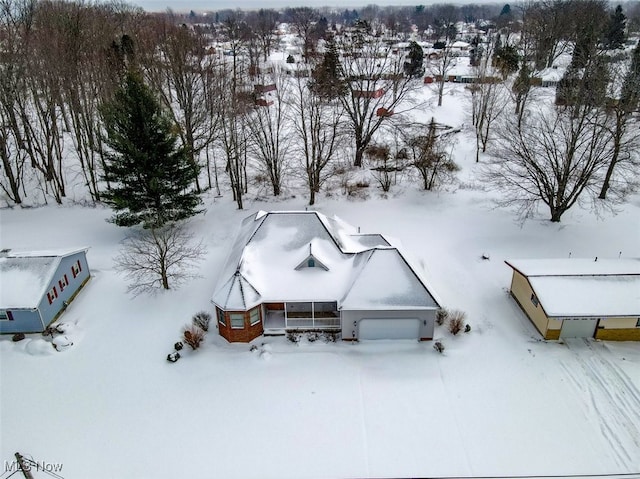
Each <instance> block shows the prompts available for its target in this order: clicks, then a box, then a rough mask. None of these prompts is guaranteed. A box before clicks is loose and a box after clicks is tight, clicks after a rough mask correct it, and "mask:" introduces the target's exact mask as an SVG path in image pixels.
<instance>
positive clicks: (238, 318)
mask: <svg viewBox="0 0 640 479" xmlns="http://www.w3.org/2000/svg"><path fill="white" fill-rule="evenodd" d="M229 319H230V320H231V327H232V328H233V329H244V313H229Z"/></svg>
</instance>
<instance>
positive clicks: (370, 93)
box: [352, 88, 384, 98]
mask: <svg viewBox="0 0 640 479" xmlns="http://www.w3.org/2000/svg"><path fill="white" fill-rule="evenodd" d="M352 94H353V98H381V97H382V96H383V95H384V89H383V88H376V89H371V90H353V92H352Z"/></svg>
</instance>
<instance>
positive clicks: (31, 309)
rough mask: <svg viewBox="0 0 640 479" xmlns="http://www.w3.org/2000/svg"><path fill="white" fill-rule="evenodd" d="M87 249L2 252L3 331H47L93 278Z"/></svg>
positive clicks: (0, 298)
mask: <svg viewBox="0 0 640 479" xmlns="http://www.w3.org/2000/svg"><path fill="white" fill-rule="evenodd" d="M86 253H87V249H86V248H83V249H76V250H69V251H50V252H49V251H41V252H35V251H32V252H23V253H18V252H12V251H10V250H3V251H2V252H0V333H5V334H6V333H37V332H42V331H44V330H45V329H46V328H47V326H49V324H51V323H52V322H53V321H55V320H56V319H57V318H58V317H59V316H60V315H61V314H62V313H63V312H64V310H65V309H66V308H67V306H68V305H69V303H70V302H71V301H73V299H74V298H75V297H76V295H77V294H78V292H79V291H80V290H81V289H82V287H83V286H84V285H85V284H86V282H87V281H88V280H89V278H90V277H91V274H90V272H89V265H88V264H87V256H86Z"/></svg>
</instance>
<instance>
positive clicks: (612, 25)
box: [604, 5, 627, 50]
mask: <svg viewBox="0 0 640 479" xmlns="http://www.w3.org/2000/svg"><path fill="white" fill-rule="evenodd" d="M626 24H627V17H626V16H625V15H624V13H622V7H621V6H620V5H618V6H617V7H616V9H615V10H614V12H613V13H612V14H611V17H610V19H609V26H608V28H607V31H606V33H605V39H604V44H605V46H606V47H607V48H608V49H610V50H614V49H617V48H623V47H624V42H625V32H624V30H625V27H626Z"/></svg>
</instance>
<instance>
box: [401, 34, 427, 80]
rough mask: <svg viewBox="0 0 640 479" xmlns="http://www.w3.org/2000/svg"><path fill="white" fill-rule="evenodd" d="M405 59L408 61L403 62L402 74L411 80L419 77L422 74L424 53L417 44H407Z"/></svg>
mask: <svg viewBox="0 0 640 479" xmlns="http://www.w3.org/2000/svg"><path fill="white" fill-rule="evenodd" d="M407 58H408V60H409V61H407V62H404V74H405V75H407V76H408V77H411V78H415V77H419V76H421V75H422V74H423V73H424V67H423V63H424V51H423V50H422V47H421V46H420V45H418V43H417V42H411V43H409V53H408V54H407Z"/></svg>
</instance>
